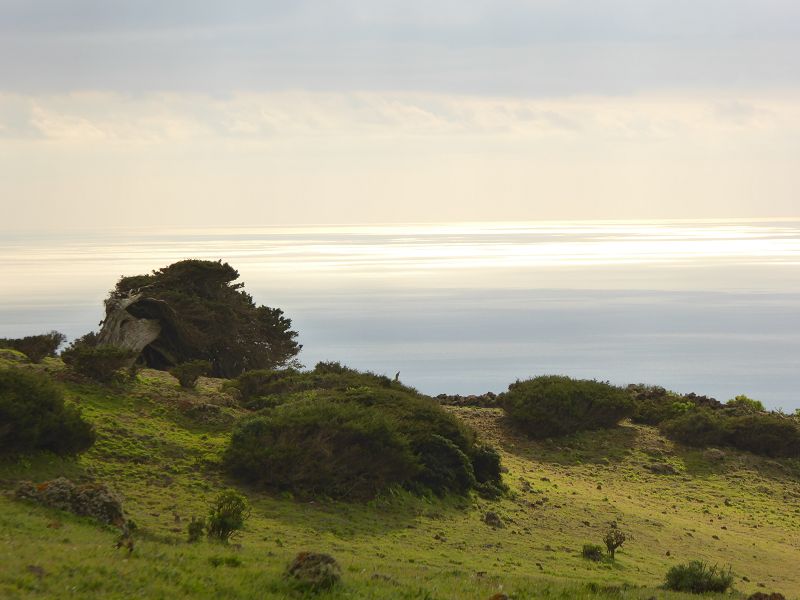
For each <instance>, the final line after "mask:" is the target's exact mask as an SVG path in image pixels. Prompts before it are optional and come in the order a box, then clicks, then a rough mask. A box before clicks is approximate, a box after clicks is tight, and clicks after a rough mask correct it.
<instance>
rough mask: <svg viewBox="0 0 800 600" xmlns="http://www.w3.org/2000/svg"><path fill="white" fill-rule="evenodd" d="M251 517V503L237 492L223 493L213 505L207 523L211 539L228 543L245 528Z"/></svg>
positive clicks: (228, 491) (226, 491)
mask: <svg viewBox="0 0 800 600" xmlns="http://www.w3.org/2000/svg"><path fill="white" fill-rule="evenodd" d="M249 516H250V503H249V502H248V501H247V498H245V497H244V496H242V495H241V494H240V493H239V492H237V491H236V490H225V491H223V492H221V493H220V494H219V495H218V496H217V497H216V498H215V499H214V502H213V503H212V504H211V508H210V510H209V513H208V519H207V521H206V533H207V534H208V537H209V538H212V539H215V540H218V541H220V542H227V541H228V540H229V539H230V538H231V536H232V535H233V534H235V533H236V532H237V531H239V530H241V529H242V528H243V527H244V522H245V521H246V520H247V518H248V517H249Z"/></svg>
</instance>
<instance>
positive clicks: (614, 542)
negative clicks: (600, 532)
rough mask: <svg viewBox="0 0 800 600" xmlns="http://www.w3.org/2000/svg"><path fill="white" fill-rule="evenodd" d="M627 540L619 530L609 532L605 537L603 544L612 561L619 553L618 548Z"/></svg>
mask: <svg viewBox="0 0 800 600" xmlns="http://www.w3.org/2000/svg"><path fill="white" fill-rule="evenodd" d="M627 539H628V538H627V536H626V535H625V534H624V533H622V532H621V531H620V530H619V529H609V530H608V532H607V533H606V535H605V537H603V543H604V544H605V545H606V551H607V552H608V555H609V556H610V557H611V558H612V559H613V558H614V555H615V554H616V552H617V548H619V547H620V546H622V544H624V543H625V541H626V540H627Z"/></svg>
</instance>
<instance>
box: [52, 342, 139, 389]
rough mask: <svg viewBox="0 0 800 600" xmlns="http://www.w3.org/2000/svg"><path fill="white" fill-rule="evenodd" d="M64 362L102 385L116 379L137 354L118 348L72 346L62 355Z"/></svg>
mask: <svg viewBox="0 0 800 600" xmlns="http://www.w3.org/2000/svg"><path fill="white" fill-rule="evenodd" d="M61 357H62V358H63V360H64V362H65V363H66V364H67V366H69V367H70V368H71V369H72V370H74V371H75V372H76V373H79V374H80V375H83V376H84V377H88V378H89V379H94V380H95V381H99V382H101V383H108V382H110V381H112V380H113V379H114V377H115V376H116V374H117V371H119V370H120V369H122V368H123V367H127V366H129V365H130V362H131V359H133V358H134V357H135V353H134V352H133V351H131V350H126V349H125V348H117V347H116V346H88V345H78V346H75V345H73V346H71V347H70V348H68V349H67V350H64V352H62V353H61Z"/></svg>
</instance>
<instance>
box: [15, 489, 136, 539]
mask: <svg viewBox="0 0 800 600" xmlns="http://www.w3.org/2000/svg"><path fill="white" fill-rule="evenodd" d="M15 496H16V497H17V498H18V499H21V500H32V501H34V502H37V503H39V504H42V505H44V506H48V507H50V508H56V509H58V510H66V511H69V512H72V513H75V514H76V515H81V516H86V517H92V518H93V519H97V520H98V521H101V522H102V523H108V524H109V525H117V526H119V527H122V526H124V525H125V523H126V521H125V517H124V516H123V512H122V502H121V501H120V499H119V498H118V497H117V496H116V495H115V494H114V493H113V492H112V491H111V490H109V489H108V488H107V487H106V486H104V485H103V484H100V483H86V484H82V485H78V484H75V483H73V482H72V481H70V480H69V479H66V478H64V477H59V478H58V479H53V480H52V481H45V482H44V483H40V484H38V485H35V484H33V483H31V482H30V481H22V482H20V483H19V485H18V487H17V489H16V492H15ZM131 523H132V522H131Z"/></svg>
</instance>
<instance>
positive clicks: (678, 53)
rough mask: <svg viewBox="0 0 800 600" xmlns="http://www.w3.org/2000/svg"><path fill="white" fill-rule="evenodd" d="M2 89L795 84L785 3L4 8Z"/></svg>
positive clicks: (352, 1) (648, 0)
mask: <svg viewBox="0 0 800 600" xmlns="http://www.w3.org/2000/svg"><path fill="white" fill-rule="evenodd" d="M0 4H2V10H3V19H2V20H0V75H2V76H1V77H0V89H2V90H4V91H6V92H20V93H39V92H66V91H79V90H113V91H118V92H152V91H173V92H197V93H213V94H228V93H230V92H232V91H251V92H263V91H282V90H290V89H305V90H316V91H354V90H368V91H399V90H404V91H416V92H438V93H460V94H483V95H516V96H525V95H537V96H555V95H564V94H625V93H632V92H646V91H653V90H664V89H692V90H700V89H705V90H707V89H728V90H734V89H735V90H739V91H743V90H748V89H754V88H758V87H772V88H787V87H788V88H794V87H796V85H797V73H798V72H800V4H798V3H797V2H794V1H790V0H758V1H756V0H704V1H703V2H694V1H693V2H689V1H687V0H595V1H593V2H585V1H579V0H572V1H563V2H557V1H555V0H537V1H536V2H530V1H522V0H503V1H494V2H490V1H488V0H465V1H462V2H452V1H448V2H436V3H431V2H423V1H422V0H409V1H408V2H404V3H401V4H397V3H394V2H385V1H384V2H381V1H377V0H338V1H335V2H334V1H321V0H320V1H308V0H304V1H297V2H288V1H286V2H274V1H273V2H259V1H256V0H248V1H241V0H240V1H235V2H234V1H231V2H225V3H220V2H216V1H212V0H194V1H189V0H180V1H175V2H168V3H164V2H156V1H155V0H141V1H139V2H129V1H121V0H117V1H108V0H91V1H90V0H78V1H76V2H70V3H64V2H60V1H57V0H42V1H40V2H27V1H23V0H12V1H8V0H6V1H5V2H1V3H0Z"/></svg>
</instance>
